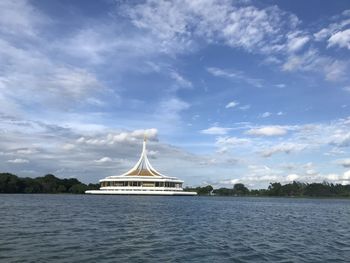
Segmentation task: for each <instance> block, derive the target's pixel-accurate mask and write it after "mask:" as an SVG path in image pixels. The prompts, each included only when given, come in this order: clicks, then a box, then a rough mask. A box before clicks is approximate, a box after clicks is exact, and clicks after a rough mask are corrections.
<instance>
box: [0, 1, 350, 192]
mask: <svg viewBox="0 0 350 263" xmlns="http://www.w3.org/2000/svg"><path fill="white" fill-rule="evenodd" d="M349 58H350V2H349V1H348V0H344V1H341V0H338V1H314V0H309V1H304V0H286V1H272V0H267V1H250V0H236V1H234V0H233V1H226V0H222V1H215V0H202V1H199V0H198V1H196V0H179V1H177V0H174V1H158V0H154V1H112V0H100V1H85V0H80V1H79V0H75V1H70V0H69V1H68V0H60V1H46V0H40V1H39V0H38V1H25V0H1V1H0V136H1V137H0V138H1V140H0V171H2V172H5V171H6V172H12V173H16V174H18V175H20V176H31V177H35V176H41V175H44V174H46V173H53V174H55V175H57V176H59V177H76V178H78V179H79V180H82V181H83V182H97V181H98V180H99V179H101V178H103V177H105V176H108V175H117V174H120V173H122V172H125V171H126V170H127V169H128V168H130V167H131V166H132V165H133V164H134V163H135V162H136V161H137V159H138V155H139V153H140V150H141V144H142V138H143V135H144V133H146V134H147V135H148V138H149V147H148V148H149V155H150V157H151V162H152V163H153V166H155V167H156V168H158V170H160V171H161V172H162V173H164V174H167V175H171V176H177V177H179V178H181V179H183V180H185V182H186V183H187V185H203V184H207V183H210V184H213V185H214V186H227V187H229V186H231V185H232V184H234V183H237V182H243V183H245V184H246V185H248V186H249V187H250V188H259V187H266V186H267V185H268V184H269V182H274V181H279V182H289V181H293V180H299V181H305V182H319V181H323V180H327V181H331V182H336V183H349V182H350V155H349V153H350V74H349V73H350V60H349Z"/></svg>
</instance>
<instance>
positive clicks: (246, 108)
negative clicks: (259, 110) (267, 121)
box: [239, 104, 251, 111]
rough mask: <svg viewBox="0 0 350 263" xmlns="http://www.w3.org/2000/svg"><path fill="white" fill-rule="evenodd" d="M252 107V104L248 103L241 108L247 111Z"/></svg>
mask: <svg viewBox="0 0 350 263" xmlns="http://www.w3.org/2000/svg"><path fill="white" fill-rule="evenodd" d="M250 107H251V106H250V105H249V104H247V105H243V106H240V107H239V109H240V110H243V111H245V110H249V109H250Z"/></svg>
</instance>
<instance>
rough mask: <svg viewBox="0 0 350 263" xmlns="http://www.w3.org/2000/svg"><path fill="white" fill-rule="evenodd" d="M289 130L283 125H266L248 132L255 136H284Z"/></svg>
mask: <svg viewBox="0 0 350 263" xmlns="http://www.w3.org/2000/svg"><path fill="white" fill-rule="evenodd" d="M287 132H288V130H287V129H286V128H284V127H282V126H265V127H260V128H253V129H250V130H248V131H247V132H246V134H248V135H253V136H282V135H285V134H287Z"/></svg>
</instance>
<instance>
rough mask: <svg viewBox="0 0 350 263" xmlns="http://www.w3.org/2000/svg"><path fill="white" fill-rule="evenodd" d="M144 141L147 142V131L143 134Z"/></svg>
mask: <svg viewBox="0 0 350 263" xmlns="http://www.w3.org/2000/svg"><path fill="white" fill-rule="evenodd" d="M143 141H144V142H147V135H146V133H144V134H143Z"/></svg>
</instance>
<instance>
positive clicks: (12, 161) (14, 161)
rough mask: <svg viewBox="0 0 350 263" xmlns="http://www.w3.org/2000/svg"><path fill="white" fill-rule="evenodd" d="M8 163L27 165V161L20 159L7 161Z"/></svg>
mask: <svg viewBox="0 0 350 263" xmlns="http://www.w3.org/2000/svg"><path fill="white" fill-rule="evenodd" d="M7 162H8V163H16V164H17V163H18V164H20V163H29V161H28V160H27V159H20V158H16V159H12V160H8V161H7Z"/></svg>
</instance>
